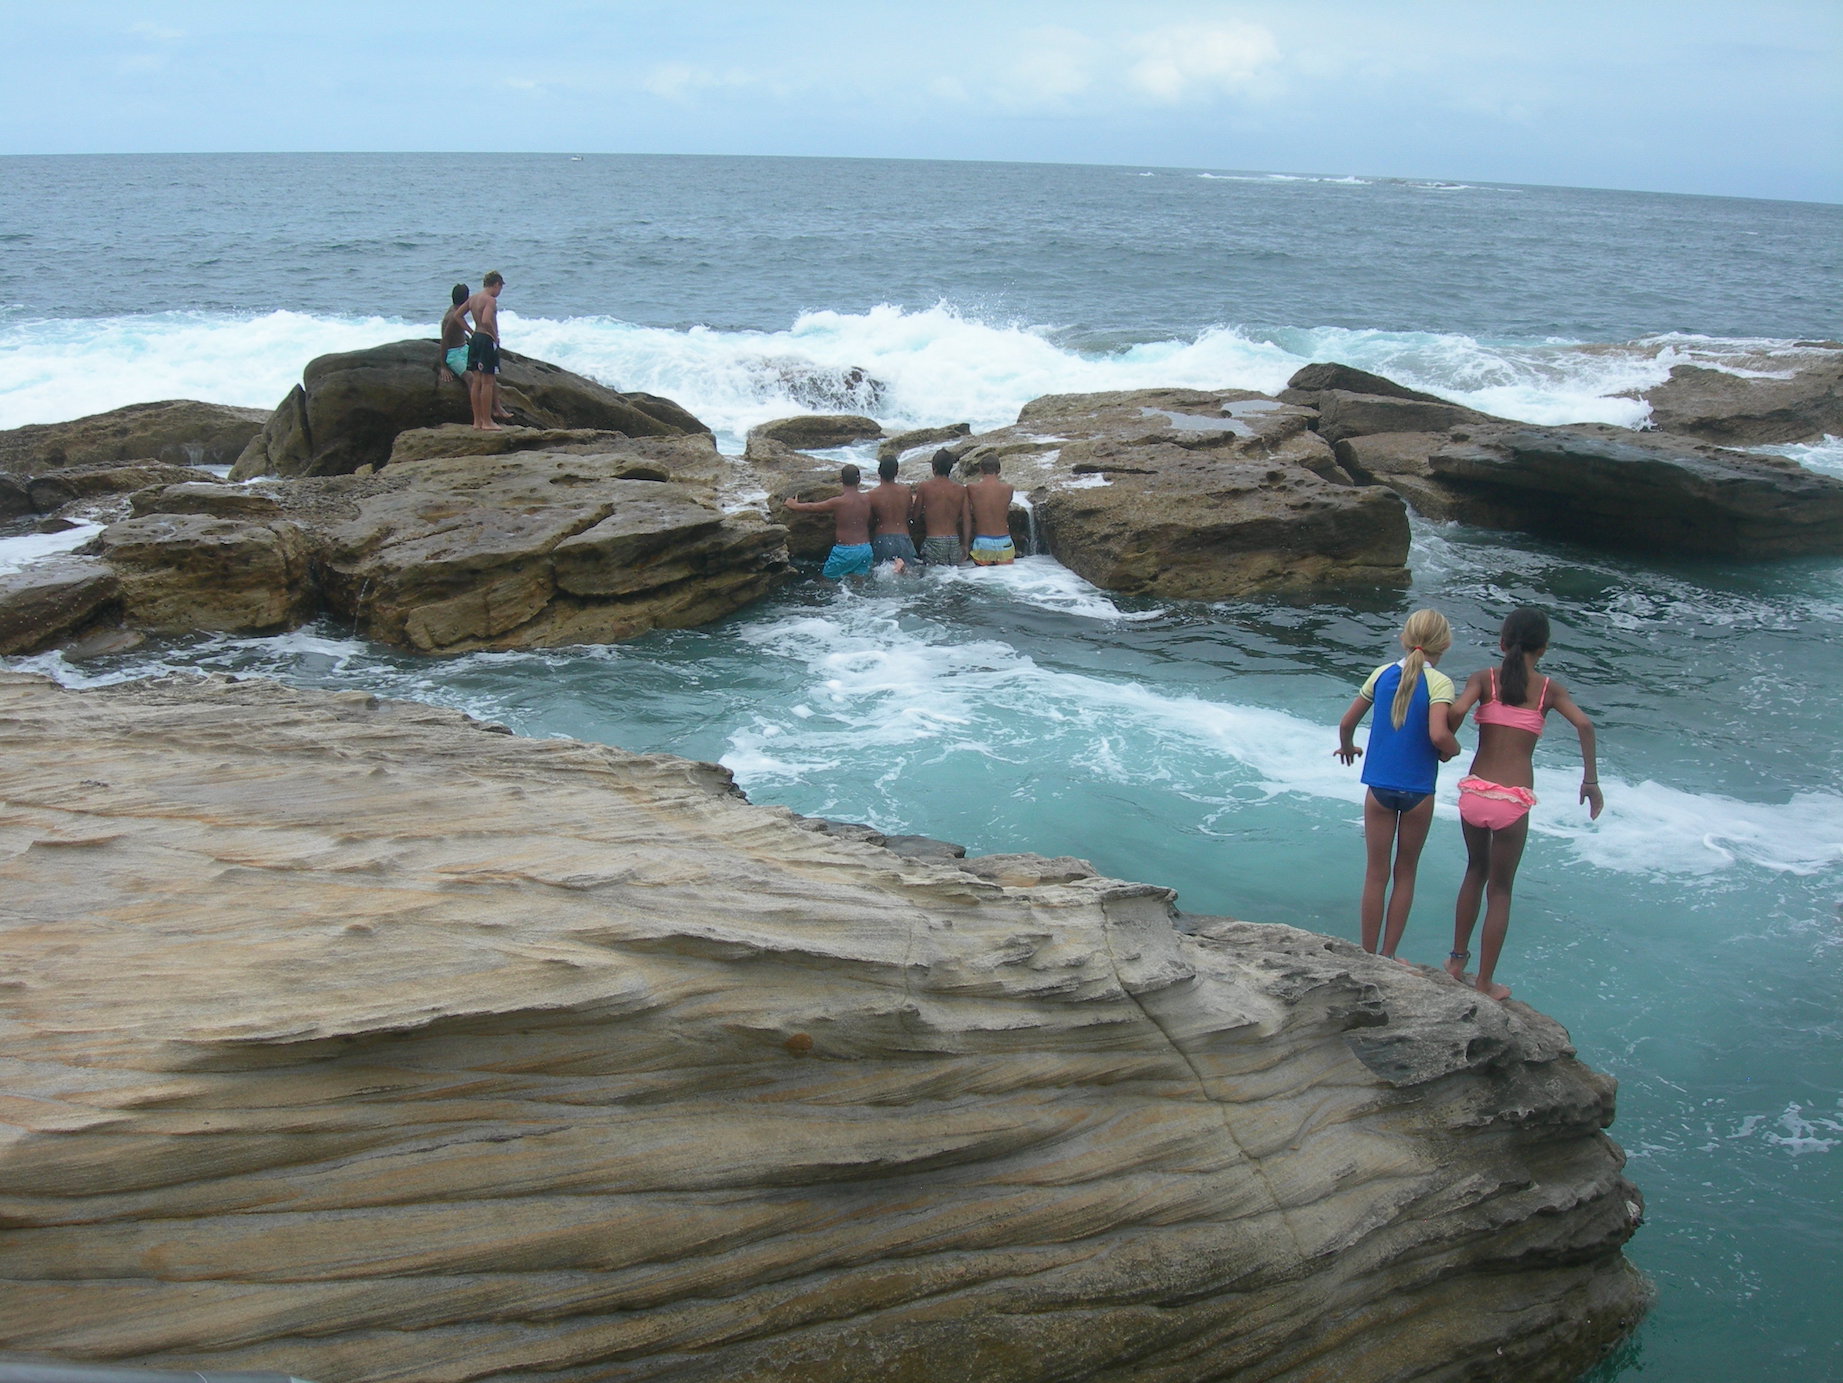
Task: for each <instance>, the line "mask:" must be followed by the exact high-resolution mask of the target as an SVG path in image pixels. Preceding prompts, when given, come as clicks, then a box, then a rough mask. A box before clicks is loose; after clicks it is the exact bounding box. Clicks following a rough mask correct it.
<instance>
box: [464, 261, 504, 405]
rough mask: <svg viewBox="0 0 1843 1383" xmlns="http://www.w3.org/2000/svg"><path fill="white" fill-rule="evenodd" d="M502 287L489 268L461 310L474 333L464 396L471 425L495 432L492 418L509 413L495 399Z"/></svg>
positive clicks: (497, 381)
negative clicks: (471, 414) (470, 406)
mask: <svg viewBox="0 0 1843 1383" xmlns="http://www.w3.org/2000/svg"><path fill="white" fill-rule="evenodd" d="M505 286H506V281H505V278H504V276H503V275H501V274H500V272H499V271H498V270H497V269H495V270H493V272H492V273H490V274H488V275H487V276H486V277H485V278H484V279H482V280H480V291H479V292H478V293H475V294H474V295H473V296H472V297H471V298H469V299H468V300H467V302H466V304H465V305H464V306H463V307H462V309H461V310H462V311H463V312H465V313H466V314H467V315H468V316H469V317H472V318H473V319H474V334H473V336H472V338H471V339H470V340H469V341H468V343H467V395H468V399H469V401H470V402H472V404H473V410H474V426H475V427H476V428H478V429H479V430H480V431H482V432H498V431H499V430H500V427H499V424H498V423H496V422H494V421H493V419H495V418H509V417H511V416H512V415H511V414H510V413H508V412H506V410H505V408H504V407H503V406H502V405H501V404H500V402H499V295H500V293H501V292H502V291H504V289H505Z"/></svg>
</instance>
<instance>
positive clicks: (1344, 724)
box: [1331, 693, 1369, 764]
mask: <svg viewBox="0 0 1843 1383" xmlns="http://www.w3.org/2000/svg"><path fill="white" fill-rule="evenodd" d="M1368 709H1369V698H1368V697H1367V696H1363V695H1362V694H1360V693H1359V694H1358V696H1357V697H1356V699H1355V700H1353V701H1352V702H1351V703H1350V709H1349V710H1348V711H1345V712H1344V718H1343V719H1342V720H1340V721H1339V722H1338V723H1337V748H1336V749H1333V750H1332V751H1331V752H1332V753H1333V754H1335V755H1337V756H1338V758H1340V759H1342V760H1343V761H1344V762H1345V763H1347V764H1353V763H1355V762H1356V761H1357V760H1358V759H1360V758H1362V757H1363V751H1362V750H1361V749H1359V748H1357V741H1356V734H1357V722H1358V721H1360V720H1362V719H1363V713H1364V712H1365V711H1367V710H1368Z"/></svg>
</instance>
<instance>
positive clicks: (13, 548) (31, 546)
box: [0, 523, 102, 575]
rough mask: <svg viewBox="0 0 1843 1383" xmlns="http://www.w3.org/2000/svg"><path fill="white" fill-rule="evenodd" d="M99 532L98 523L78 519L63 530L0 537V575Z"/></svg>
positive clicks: (81, 542)
mask: <svg viewBox="0 0 1843 1383" xmlns="http://www.w3.org/2000/svg"><path fill="white" fill-rule="evenodd" d="M100 532H102V525H101V524H99V523H80V524H78V525H77V526H76V527H75V528H67V529H65V530H64V531H63V532H62V533H27V534H25V535H23V536H21V537H18V538H0V575H5V574H6V573H7V572H12V571H18V570H20V568H22V567H28V566H30V565H31V564H32V563H34V562H42V561H43V560H44V559H45V558H47V557H52V556H56V555H57V554H58V553H60V552H69V551H70V550H71V549H72V548H74V547H79V546H81V545H82V544H84V543H87V542H88V541H89V540H90V539H91V538H93V537H95V536H96V534H98V533H100Z"/></svg>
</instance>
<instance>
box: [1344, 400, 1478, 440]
mask: <svg viewBox="0 0 1843 1383" xmlns="http://www.w3.org/2000/svg"><path fill="white" fill-rule="evenodd" d="M1316 406H1317V408H1318V422H1317V424H1316V427H1317V430H1318V434H1319V435H1320V436H1321V437H1323V438H1324V439H1325V440H1326V441H1327V442H1332V443H1337V442H1341V441H1343V440H1344V439H1345V438H1347V437H1362V436H1366V435H1368V434H1371V433H1376V432H1450V431H1451V430H1452V429H1453V428H1456V427H1464V426H1467V425H1469V424H1479V423H1491V422H1500V421H1502V420H1501V419H1498V418H1493V417H1492V416H1491V415H1490V414H1488V413H1480V412H1477V411H1476V410H1474V409H1470V408H1461V407H1460V406H1459V405H1458V404H1456V403H1442V402H1440V401H1438V400H1431V401H1428V400H1416V399H1400V398H1378V397H1374V396H1372V395H1368V394H1347V393H1345V392H1344V391H1343V390H1341V389H1329V390H1326V391H1324V392H1323V393H1320V394H1319V395H1318V402H1317V405H1316Z"/></svg>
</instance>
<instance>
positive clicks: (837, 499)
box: [786, 466, 871, 581]
mask: <svg viewBox="0 0 1843 1383" xmlns="http://www.w3.org/2000/svg"><path fill="white" fill-rule="evenodd" d="M862 479H863V474H862V473H861V472H860V471H859V470H858V468H857V467H856V466H845V467H843V468H842V469H840V471H839V473H838V483H839V484H840V485H841V486H843V487H844V488H843V490H842V492H841V493H839V494H836V495H833V496H832V498H831V499H821V500H805V499H790V500H788V501H787V502H786V503H787V507H788V508H789V509H792V510H793V511H794V512H795V513H800V514H821V513H827V512H830V513H831V515H832V517H833V524H834V526H833V538H832V552H831V555H829V556H828V557H827V558H826V564H825V570H824V572H823V573H822V575H823V576H824V577H825V578H826V580H828V581H843V580H844V579H845V578H846V577H847V576H868V575H869V574H870V564H871V551H870V496H869V495H866V494H864V493H862V492H861V491H860V490H859V489H858V482H859V481H861V480H862Z"/></svg>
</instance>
